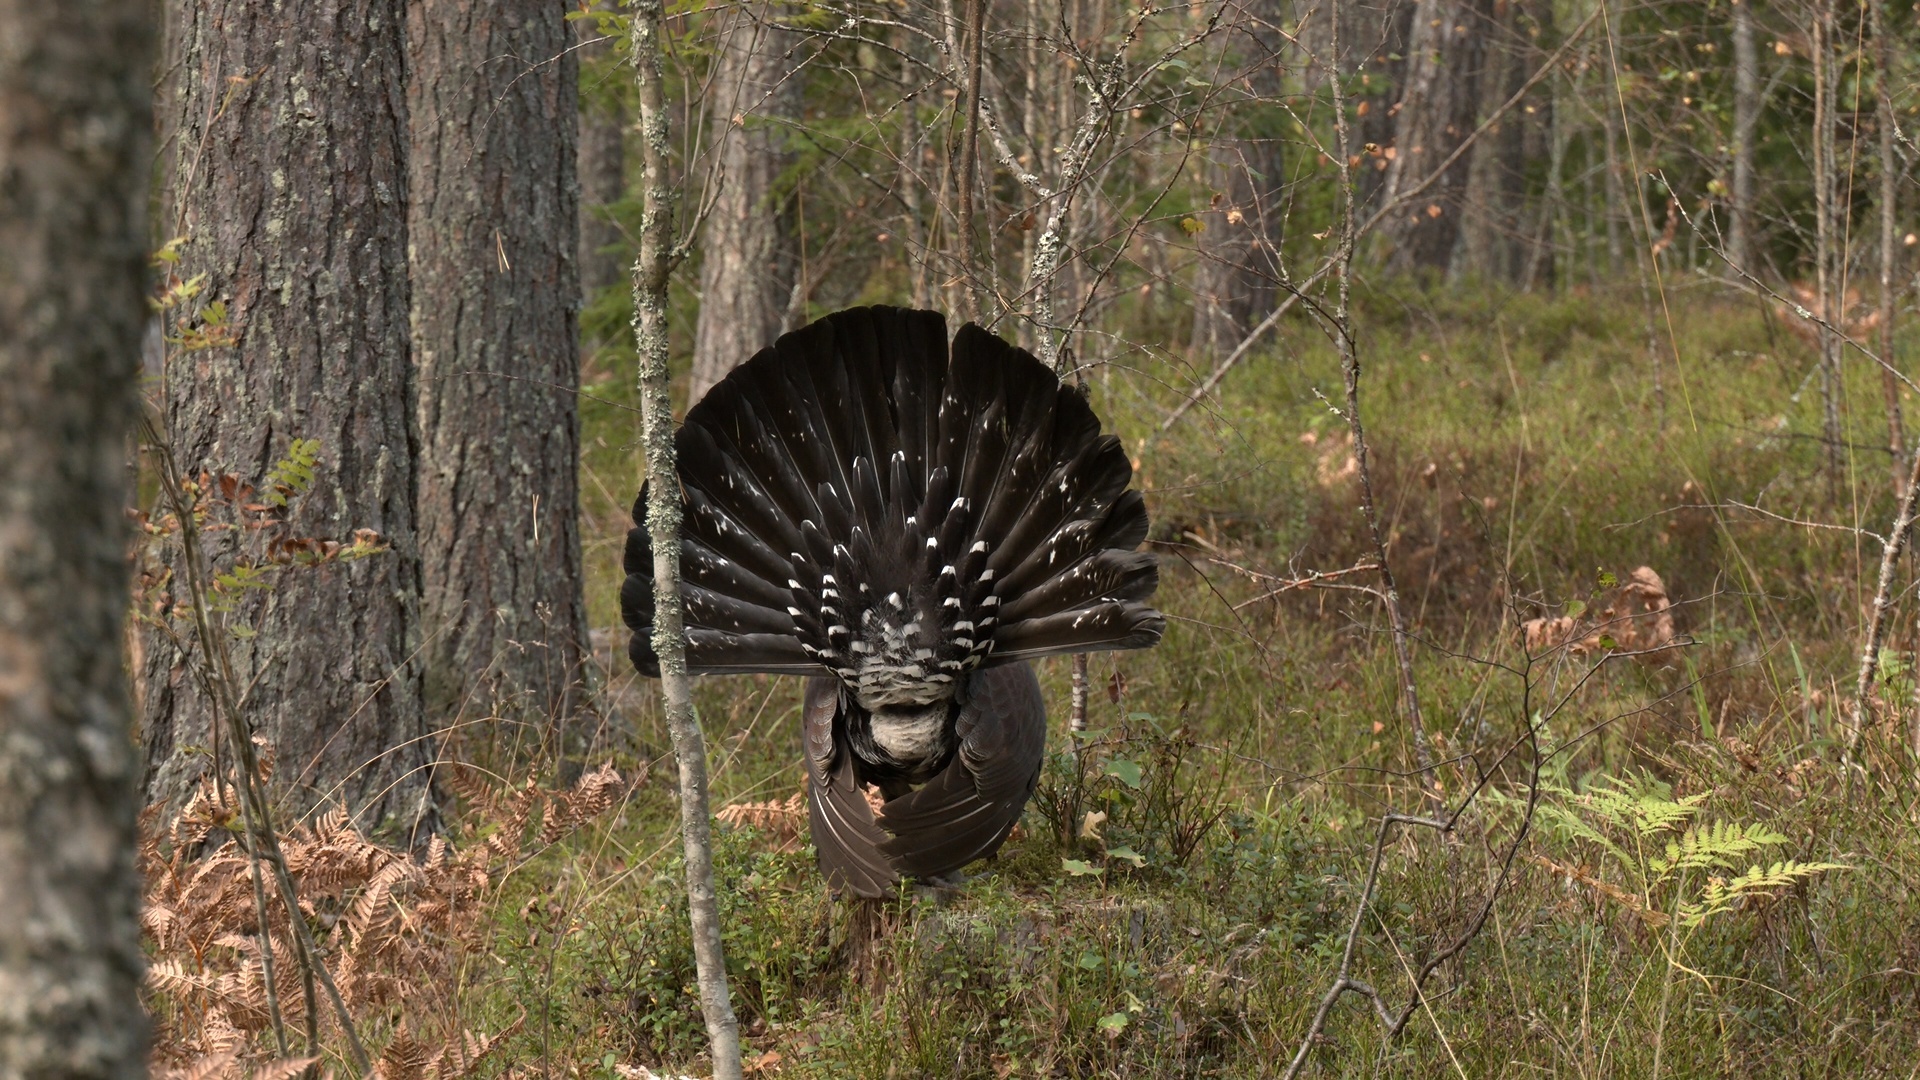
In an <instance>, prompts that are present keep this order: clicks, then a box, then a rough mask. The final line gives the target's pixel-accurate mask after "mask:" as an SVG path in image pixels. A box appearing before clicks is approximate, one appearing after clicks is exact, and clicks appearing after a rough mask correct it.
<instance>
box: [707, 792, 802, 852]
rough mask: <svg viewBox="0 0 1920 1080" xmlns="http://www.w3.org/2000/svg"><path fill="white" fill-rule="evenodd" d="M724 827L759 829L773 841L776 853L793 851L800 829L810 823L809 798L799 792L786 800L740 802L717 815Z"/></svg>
mask: <svg viewBox="0 0 1920 1080" xmlns="http://www.w3.org/2000/svg"><path fill="white" fill-rule="evenodd" d="M714 817H716V818H718V819H719V821H720V823H721V824H722V825H728V826H731V827H733V828H736V829H737V828H741V827H749V828H754V829H758V830H759V831H760V833H761V834H762V835H763V836H765V837H766V838H767V839H769V840H771V841H773V843H774V845H775V850H776V851H792V850H794V849H795V848H797V847H798V846H799V844H800V826H801V823H802V822H804V821H806V819H807V795H806V792H804V791H796V792H794V793H793V794H792V795H791V796H789V797H787V798H785V799H772V800H769V801H767V802H737V803H733V804H732V805H730V806H723V807H721V808H720V812H719V813H717V814H715V815H714Z"/></svg>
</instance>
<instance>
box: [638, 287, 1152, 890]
mask: <svg viewBox="0 0 1920 1080" xmlns="http://www.w3.org/2000/svg"><path fill="white" fill-rule="evenodd" d="M676 446H677V449H678V451H679V467H680V476H681V481H682V488H683V492H684V509H685V525H684V531H683V535H682V552H681V572H682V578H683V595H684V597H685V604H686V625H687V642H688V647H687V663H688V668H689V670H690V671H692V672H693V673H696V674H700V673H726V672H736V673H737V672H772V673H781V674H796V675H808V676H811V677H812V678H811V679H810V680H809V682H808V684H807V693H806V706H805V710H804V711H805V738H804V742H805V748H806V754H805V756H806V765H807V776H808V793H809V798H808V802H809V808H810V822H811V825H812V831H813V838H814V845H815V848H816V850H817V851H818V853H819V857H820V863H821V868H822V870H823V872H824V873H825V874H826V876H827V879H828V881H829V882H830V883H831V884H832V885H833V886H834V887H835V888H836V889H838V890H841V891H850V892H853V893H855V894H858V895H863V896H879V895H884V894H886V893H888V892H890V891H891V890H892V889H893V888H894V887H895V886H896V885H897V882H898V881H899V879H900V878H901V877H913V878H920V879H941V878H945V877H948V876H950V875H952V874H953V873H955V872H957V871H958V870H960V869H961V868H962V867H964V866H965V865H966V864H967V863H969V862H972V861H973V860H974V859H977V858H981V857H983V856H985V855H989V854H991V853H992V852H993V851H994V850H996V849H997V848H998V847H999V845H1000V843H1001V842H1002V841H1004V840H1005V838H1006V835H1007V833H1008V832H1009V831H1010V830H1011V829H1012V827H1013V825H1014V823H1015V822H1016V821H1018V820H1019V816H1020V812H1021V810H1022V809H1023V808H1024V807H1025V805H1026V802H1027V799H1028V797H1029V796H1031V794H1032V792H1033V786H1034V783H1035V782H1036V780H1037V779H1038V776H1039V770H1040V763H1041V760H1042V757H1043V755H1044V752H1045V746H1046V711H1045V705H1044V703H1043V701H1042V699H1041V697H1040V690H1039V684H1038V681H1037V680H1036V679H1035V678H1034V675H1033V671H1032V669H1031V667H1030V666H1029V664H1028V663H1027V662H1026V661H1027V660H1029V659H1031V658H1033V657H1037V656H1045V655H1050V654H1056V653H1066V652H1082V651H1088V650H1094V649H1115V648H1142V647H1145V646H1148V645H1151V644H1153V643H1154V642H1155V641H1157V640H1158V639H1159V636H1160V633H1161V631H1162V629H1163V626H1164V621H1163V620H1162V619H1161V617H1160V615H1159V614H1158V613H1157V612H1155V611H1153V610H1152V609H1151V608H1149V607H1147V606H1146V603H1145V601H1146V600H1147V599H1148V597H1150V596H1151V595H1152V593H1153V590H1154V587H1155V584H1156V583H1157V574H1156V570H1155V567H1154V562H1153V559H1152V557H1151V556H1150V555H1147V554H1144V553H1139V552H1136V551H1134V550H1133V549H1134V548H1136V547H1137V546H1138V545H1139V544H1140V542H1141V541H1142V540H1144V539H1145V537H1146V530H1147V516H1146V508H1145V504H1144V503H1143V502H1142V501H1141V499H1140V496H1139V494H1138V493H1136V492H1132V491H1128V490H1127V482H1128V480H1129V478H1130V477H1131V475H1132V466H1131V464H1130V463H1129V462H1128V460H1127V457H1126V454H1125V452H1124V451H1123V450H1122V448H1121V447H1120V445H1119V440H1118V439H1116V438H1114V437H1113V436H1111V435H1107V436H1102V435H1101V434H1100V425H1099V421H1098V419H1096V418H1095V417H1094V415H1093V412H1092V410H1091V409H1090V408H1089V407H1088V406H1087V404H1086V402H1085V401H1084V400H1083V399H1082V398H1081V397H1080V395H1079V394H1078V393H1076V392H1075V391H1073V390H1072V389H1070V388H1067V387H1064V386H1062V385H1061V384H1060V382H1059V380H1058V379H1057V378H1056V377H1055V376H1054V374H1053V373H1052V372H1051V371H1049V370H1048V369H1047V368H1046V367H1045V366H1044V365H1042V364H1040V362H1039V361H1037V360H1035V359H1034V358H1033V357H1032V356H1030V355H1028V354H1027V353H1024V352H1022V351H1020V350H1018V349H1015V348H1013V347H1012V346H1010V345H1008V344H1006V343H1005V342H1003V341H1001V340H1000V339H998V338H996V337H994V336H993V335H991V334H989V333H987V332H986V331H984V330H981V329H980V328H979V327H977V326H972V325H968V326H966V327H963V328H962V329H961V331H960V333H959V335H958V337H956V338H955V340H954V342H953V346H952V349H951V351H949V349H948V345H947V339H946V325H945V321H944V320H943V319H942V318H941V317H940V316H939V315H938V314H935V313H933V312H914V311H904V310H901V309H897V308H857V309H853V310H850V311H843V312H840V313H838V314H835V315H830V316H827V317H826V318H824V319H822V320H820V321H819V322H816V323H814V324H812V325H810V326H808V327H806V328H804V329H801V330H799V331H796V332H794V333H792V334H787V335H785V336H783V337H782V338H781V339H780V340H779V341H778V342H776V343H775V344H774V346H773V347H771V348H769V349H766V350H763V351H762V352H760V353H759V354H758V355H756V356H755V357H754V358H753V359H751V360H749V361H747V362H746V363H745V364H743V365H741V366H740V367H738V368H736V369H735V370H734V372H733V373H732V374H731V375H729V376H728V377H727V379H726V380H724V381H723V382H721V383H720V384H718V385H717V386H715V387H714V388H713V390H712V391H710V392H709V393H708V394H707V396H706V397H705V398H703V399H702V400H701V401H700V402H699V403H698V404H697V405H695V406H694V408H693V409H691V410H690V411H689V412H688V414H687V420H686V424H685V425H684V426H683V427H682V428H681V431H680V433H679V436H678V439H677V441H676ZM644 500H645V496H644V493H643V495H642V501H641V503H640V504H637V505H636V507H635V520H636V522H637V521H640V520H641V519H642V517H643V515H644ZM626 563H627V572H628V578H627V582H626V585H625V587H624V588H623V590H622V595H621V602H622V609H623V614H624V615H625V617H626V620H627V623H628V625H629V626H630V627H631V628H632V629H633V631H634V635H633V640H632V645H631V650H630V651H631V653H632V656H633V660H634V663H635V665H636V666H637V667H638V668H639V669H640V670H641V671H643V672H646V673H649V674H653V673H655V672H657V668H658V661H657V659H656V658H655V657H654V656H653V652H652V645H651V640H650V639H651V632H652V622H653V617H652V612H653V574H652V569H653V556H652V549H651V546H650V541H649V538H648V535H647V533H646V530H645V529H643V528H635V529H634V530H633V531H632V532H631V533H629V534H628V539H627V558H626ZM869 788H872V789H874V790H877V791H878V792H879V794H880V796H881V797H882V799H884V800H885V801H884V805H883V806H882V807H881V808H880V810H879V812H878V814H877V815H876V813H875V812H874V810H873V809H872V806H871V804H870V803H869V801H868V798H867V795H866V792H867V790H868V789H869Z"/></svg>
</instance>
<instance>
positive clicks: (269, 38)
mask: <svg viewBox="0 0 1920 1080" xmlns="http://www.w3.org/2000/svg"><path fill="white" fill-rule="evenodd" d="M403 12H404V5H402V4H401V3H400V2H399V0H330V2H327V3H323V4H321V5H319V6H318V7H303V8H298V9H295V8H279V7H270V6H266V5H261V4H256V3H251V2H248V0H207V2H205V3H199V4H195V5H191V6H190V7H189V8H188V9H187V10H186V11H184V12H183V13H182V15H181V19H180V34H181V42H180V49H181V52H180V55H181V63H182V66H181V69H180V71H179V75H178V78H179V84H180V85H179V90H178V93H177V95H176V97H175V100H174V102H173V103H172V107H173V108H174V109H175V110H176V112H175V115H176V117H177V118H178V124H179V128H178V131H179V137H178V139H177V140H176V142H175V144H174V146H173V147H172V151H173V159H174V160H173V166H174V171H173V176H172V183H173V192H172V197H173V200H174V201H175V203H176V204H177V205H176V210H175V211H174V213H175V214H176V221H177V224H176V223H175V222H170V223H169V231H170V232H171V231H177V232H184V233H186V234H187V235H188V236H189V237H190V239H189V240H188V242H187V243H186V245H185V247H184V249H183V251H182V258H181V264H180V270H181V272H182V273H183V275H185V276H189V277H191V276H193V275H195V274H199V273H204V274H206V287H205V291H204V293H203V294H202V295H203V296H204V297H205V298H206V299H209V300H212V299H219V300H223V301H224V302H225V303H226V304H227V306H228V310H229V312H230V316H231V325H232V326H233V327H234V328H235V330H236V333H237V342H236V343H235V344H234V345H232V346H229V347H214V348H207V349H202V350H199V351H192V352H186V351H178V352H175V353H174V354H173V355H171V356H169V357H168V361H167V365H166V379H165V388H164V391H163V396H164V399H165V400H164V403H163V405H164V409H165V427H166V432H167V435H168V438H169V441H170V442H171V444H172V447H173V451H174V455H175V458H176V459H177V460H178V461H179V463H180V465H181V467H182V469H183V470H185V471H186V472H187V473H189V474H192V473H196V472H198V471H200V470H202V469H206V470H211V471H214V472H232V473H235V474H238V475H239V476H240V477H241V478H243V479H246V480H250V481H251V480H257V479H259V478H260V477H262V476H264V475H265V474H266V473H267V472H268V470H269V469H270V468H271V467H272V465H273V463H274V462H275V461H276V460H278V459H279V458H281V457H283V456H284V455H285V454H286V451H287V448H288V443H289V440H291V439H294V438H302V439H315V440H318V441H319V443H320V461H319V465H318V468H317V470H316V474H317V475H316V478H315V482H314V485H313V487H312V489H311V490H310V491H309V492H308V493H307V494H306V495H305V496H304V497H303V498H301V499H298V500H297V501H296V503H295V505H294V507H293V511H292V513H291V515H290V517H289V521H290V524H291V526H292V528H293V529H295V530H296V531H297V533H298V534H299V535H302V536H315V537H326V538H332V539H346V538H348V537H349V536H350V534H351V533H352V532H353V531H354V530H355V529H372V530H375V531H377V532H378V533H379V534H380V536H381V537H382V538H383V539H384V540H385V541H386V542H387V544H389V545H390V549H389V550H388V551H385V552H383V553H381V554H379V555H375V556H372V557H370V558H364V559H358V560H354V561H350V562H336V563H329V564H325V565H322V566H318V567H296V568H292V569H289V570H288V571H286V572H285V573H283V574H281V575H280V576H279V577H278V579H277V580H276V582H275V584H274V587H273V588H272V589H271V590H270V591H267V592H265V593H250V594H249V595H248V596H246V597H244V598H243V599H242V600H241V601H240V602H239V605H238V607H237V609H236V611H235V614H234V621H235V622H237V623H241V624H244V625H246V626H248V627H249V628H251V629H252V630H253V631H255V633H253V634H252V635H250V636H248V637H246V638H243V639H236V640H234V641H232V642H231V648H232V653H233V659H234V662H235V665H236V676H237V679H238V686H237V687H236V690H237V691H240V692H243V694H244V696H243V697H242V698H241V707H242V708H243V709H244V711H245V714H246V716H247V718H248V719H249V720H250V721H251V723H252V725H253V727H254V730H255V731H257V732H259V733H260V734H261V735H263V736H265V737H266V738H267V739H268V740H269V741H271V743H272V744H273V747H274V749H275V751H276V753H277V757H278V761H279V767H278V770H277V772H276V774H275V781H276V783H277V784H278V785H279V786H280V788H281V790H282V791H283V792H285V793H286V794H288V795H289V796H290V797H291V799H292V801H293V803H294V804H295V806H296V807H299V808H304V807H308V806H312V805H314V804H316V803H319V802H321V801H331V802H341V801H344V802H345V804H346V805H348V806H349V807H351V808H353V809H354V810H356V811H363V812H367V813H369V814H371V815H372V817H374V818H378V817H382V816H385V815H387V814H389V813H393V814H398V815H400V816H401V817H402V819H403V823H404V822H410V821H413V820H416V819H417V818H418V817H420V816H421V815H422V814H423V813H424V812H425V808H424V806H423V805H422V803H423V798H424V793H425V790H426V774H425V766H426V765H427V763H428V762H429V761H430V760H431V759H432V756H433V755H432V750H431V746H430V744H429V741H428V739H427V731H426V727H425V724H424V722H423V719H422V713H421V708H420V676H419V669H418V667H417V666H416V664H415V663H414V652H415V650H416V649H417V648H418V647H419V644H420V634H419V611H418V596H419V591H420V562H419V553H418V548H417V546H416V541H415V535H414V496H415V492H414V458H415V454H416V453H417V448H416V443H417V434H416V430H415V427H414V415H413V413H414V381H413V371H412V362H411V358H410V355H409V349H408V328H407V318H408V287H407V255H406V244H407V221H406V203H407V176H406V172H405V162H406V152H405V148H406V100H405V96H404V93H405V91H404V88H403V85H402V73H403V71H404V63H403V55H402V46H403V43H402V34H403V27H404V23H403V21H402V18H403ZM207 540H208V543H207V547H208V549H209V555H210V557H211V558H212V559H214V561H215V562H216V563H218V561H219V559H220V557H221V556H222V554H223V550H224V549H223V545H225V544H230V543H232V542H233V538H232V537H231V534H214V535H209V536H208V538H207ZM172 558H173V560H174V562H175V565H176V571H177V569H178V565H177V564H178V552H177V551H175V552H174V553H173V556H172ZM183 581H184V575H182V574H180V573H178V572H176V573H175V574H174V575H173V579H172V582H171V584H170V587H171V588H172V590H173V595H172V597H171V600H172V601H173V602H174V604H175V605H176V606H178V605H180V604H185V603H190V599H189V598H188V597H187V596H186V595H185V587H184V584H183ZM182 640H183V642H184V643H185V644H184V648H185V649H186V650H187V651H186V652H185V653H183V652H182V651H181V650H180V648H177V647H176V645H175V643H174V641H173V640H172V639H171V638H169V637H168V636H167V635H164V634H155V635H151V636H150V637H149V641H148V648H147V668H146V671H147V677H146V680H145V685H146V699H145V702H144V705H145V710H144V711H145V731H144V735H145V741H146V750H147V783H148V794H149V797H154V798H165V799H169V800H171V799H176V798H179V797H182V796H184V795H185V794H186V792H187V791H188V790H190V788H191V787H192V785H193V784H194V783H195V782H196V781H197V780H198V778H199V777H200V776H202V775H204V773H205V772H206V769H207V766H208V764H209V762H208V759H207V756H206V754H205V753H203V752H201V748H202V747H205V746H208V745H210V744H211V741H212V740H211V736H210V734H209V728H208V722H209V720H210V718H211V717H212V715H213V710H212V703H211V702H209V701H208V700H207V698H206V696H205V695H204V693H203V692H202V690H201V688H200V687H199V686H197V685H196V683H195V679H194V676H193V670H194V668H193V666H192V665H197V664H200V663H202V661H201V659H200V658H199V657H198V656H197V655H194V653H196V652H197V651H198V646H197V645H194V644H193V643H192V640H191V637H190V635H183V638H182Z"/></svg>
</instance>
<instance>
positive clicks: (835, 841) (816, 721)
mask: <svg viewBox="0 0 1920 1080" xmlns="http://www.w3.org/2000/svg"><path fill="white" fill-rule="evenodd" d="M840 693H841V691H840V683H839V681H838V680H837V679H831V678H812V679H808V680H807V696H806V704H805V707H804V710H803V713H802V722H803V731H802V745H803V749H804V751H805V757H806V764H807V823H808V826H809V828H810V830H811V831H812V833H813V850H814V852H815V854H816V855H817V857H818V858H819V861H820V873H821V875H822V876H823V877H825V878H826V879H827V884H828V885H829V886H830V887H831V888H832V889H833V890H834V891H835V892H837V893H852V894H853V895H855V896H865V897H882V896H891V895H893V892H894V889H895V888H896V886H897V885H898V883H899V880H900V876H899V874H898V873H896V872H895V871H894V869H893V867H892V865H891V864H890V863H889V862H888V860H887V857H886V856H884V855H882V854H881V853H880V844H881V843H882V842H883V841H885V840H886V839H887V834H886V833H884V832H881V831H880V827H879V826H878V825H876V824H874V820H873V808H872V807H871V806H869V805H868V804H867V797H866V794H865V792H863V791H862V790H861V788H860V782H859V781H858V780H857V779H855V777H854V762H853V755H852V754H850V753H846V752H844V751H843V750H841V749H840V748H838V747H837V746H836V742H835V739H834V718H835V714H836V713H837V712H838V711H839V706H840Z"/></svg>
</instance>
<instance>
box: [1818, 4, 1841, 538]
mask: <svg viewBox="0 0 1920 1080" xmlns="http://www.w3.org/2000/svg"><path fill="white" fill-rule="evenodd" d="M1833 33H1834V0H1818V2H1817V3H1816V4H1815V5H1814V19H1813V35H1812V37H1813V196H1814V198H1813V202H1814V226H1815V228H1814V288H1815V293H1816V296H1817V297H1818V300H1819V308H1820V323H1819V324H1818V325H1817V326H1816V327H1815V330H1816V331H1817V335H1818V336H1817V340H1818V341H1819V343H1820V401H1821V405H1822V410H1821V412H1822V423H1821V436H1822V438H1823V440H1824V441H1825V443H1826V448H1827V452H1826V458H1827V496H1828V498H1829V499H1832V500H1833V501H1834V504H1835V505H1839V498H1840V483H1841V478H1842V475H1843V472H1844V469H1845V464H1846V463H1845V455H1844V452H1843V449H1842V432H1841V427H1840V394H1841V391H1842V386H1841V381H1840V374H1841V372H1840V339H1839V338H1838V337H1837V336H1835V334H1834V331H1833V329H1832V328H1833V327H1839V326H1842V325H1843V324H1844V323H1845V320H1846V315H1845V311H1846V303H1845V301H1844V299H1843V298H1842V297H1841V296H1840V295H1839V293H1840V284H1841V278H1842V273H1841V270H1842V267H1843V266H1844V265H1845V258H1846V253H1845V252H1844V251H1843V250H1840V249H1841V248H1842V247H1843V245H1844V231H1845V230H1844V228H1843V227H1842V223H1841V220H1840V217H1839V215H1840V214H1841V213H1843V212H1844V211H1843V209H1842V208H1841V207H1840V205H1839V199H1838V197H1837V196H1838V191H1837V190H1836V188H1837V186H1838V179H1839V177H1838V164H1837V161H1836V157H1837V150H1838V147H1837V145H1836V141H1835V138H1834V136H1835V132H1834V126H1835V124H1834V99H1835V98H1836V97H1837V96H1838V91H1839V87H1840V78H1839V72H1838V71H1837V67H1838V63H1837V59H1838V58H1837V57H1836V56H1835V52H1834V40H1833Z"/></svg>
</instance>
